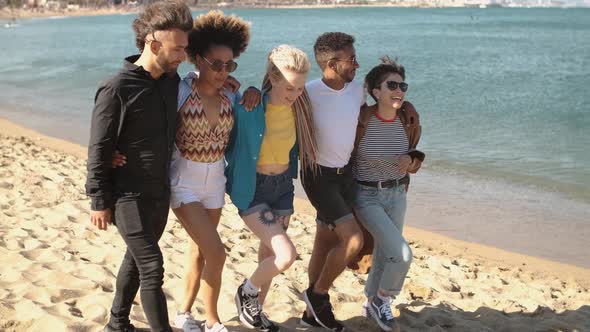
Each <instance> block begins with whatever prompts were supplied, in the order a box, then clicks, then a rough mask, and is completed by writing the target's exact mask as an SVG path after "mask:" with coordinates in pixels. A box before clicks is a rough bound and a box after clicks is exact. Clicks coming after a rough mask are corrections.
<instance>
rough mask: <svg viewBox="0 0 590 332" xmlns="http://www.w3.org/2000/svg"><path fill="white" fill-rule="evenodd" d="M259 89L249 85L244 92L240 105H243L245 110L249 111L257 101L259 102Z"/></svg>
mask: <svg viewBox="0 0 590 332" xmlns="http://www.w3.org/2000/svg"><path fill="white" fill-rule="evenodd" d="M260 96H261V95H260V91H259V90H258V89H256V88H255V87H253V86H251V87H249V88H248V89H246V91H245V92H244V95H243V96H242V100H240V105H244V108H246V111H248V112H250V111H251V110H252V109H253V108H254V107H255V106H256V105H258V103H260Z"/></svg>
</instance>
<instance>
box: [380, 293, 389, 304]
mask: <svg viewBox="0 0 590 332" xmlns="http://www.w3.org/2000/svg"><path fill="white" fill-rule="evenodd" d="M377 297H378V298H379V299H380V300H381V301H383V302H384V303H389V302H391V296H383V295H381V294H379V292H377Z"/></svg>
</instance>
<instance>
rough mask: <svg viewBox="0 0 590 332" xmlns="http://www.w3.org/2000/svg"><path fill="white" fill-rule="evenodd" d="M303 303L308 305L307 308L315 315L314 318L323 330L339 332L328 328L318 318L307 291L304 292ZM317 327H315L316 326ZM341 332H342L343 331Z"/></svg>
mask: <svg viewBox="0 0 590 332" xmlns="http://www.w3.org/2000/svg"><path fill="white" fill-rule="evenodd" d="M303 301H305V304H307V306H308V307H309V308H310V309H311V310H310V311H311V313H312V314H313V317H314V318H315V321H316V322H317V323H318V324H319V325H320V326H321V327H323V328H325V329H328V330H330V331H337V330H335V329H334V328H331V327H327V326H326V325H325V324H324V323H322V322H321V321H320V320H319V319H318V316H317V315H316V313H315V311H314V310H313V306H312V305H311V301H310V300H309V298H308V297H307V291H303ZM314 327H315V326H314ZM342 330H344V329H342ZM342 330H341V331H342Z"/></svg>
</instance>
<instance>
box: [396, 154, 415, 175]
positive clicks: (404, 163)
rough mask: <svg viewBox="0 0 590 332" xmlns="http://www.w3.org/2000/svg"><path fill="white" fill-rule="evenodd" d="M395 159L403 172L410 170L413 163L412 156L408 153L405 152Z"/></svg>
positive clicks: (398, 167)
mask: <svg viewBox="0 0 590 332" xmlns="http://www.w3.org/2000/svg"><path fill="white" fill-rule="evenodd" d="M394 160H395V162H396V163H397V169H398V170H399V171H400V172H401V173H407V172H408V166H410V164H411V163H412V157H410V156H409V155H407V154H403V155H401V156H397V157H396V158H395V159H394Z"/></svg>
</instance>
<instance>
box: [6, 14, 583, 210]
mask: <svg viewBox="0 0 590 332" xmlns="http://www.w3.org/2000/svg"><path fill="white" fill-rule="evenodd" d="M231 12H232V13H236V14H238V15H240V16H242V17H244V18H246V19H247V20H249V21H251V22H252V41H251V44H250V46H249V48H248V50H247V51H246V53H245V54H243V55H242V57H241V58H240V59H239V65H240V66H239V69H238V70H237V72H236V73H235V74H236V75H235V76H236V77H237V78H238V79H240V80H241V81H242V82H243V84H244V85H251V84H253V85H259V82H260V80H261V77H262V73H263V70H264V63H265V54H266V53H267V52H268V51H269V50H270V49H271V48H272V47H273V46H275V45H277V44H280V43H289V44H292V45H295V46H298V47H300V48H302V49H304V50H305V51H307V52H308V54H309V55H312V52H311V50H312V45H313V42H314V40H315V38H316V37H317V36H318V35H319V34H320V33H322V32H325V31H343V32H347V33H350V34H353V35H354V36H355V37H356V38H357V43H356V47H357V54H358V59H359V62H360V65H361V67H360V69H359V71H358V73H357V79H359V80H362V79H363V78H364V75H365V74H366V73H367V71H368V70H369V69H370V68H371V67H372V66H374V65H375V64H377V63H378V57H380V56H382V55H385V54H387V55H391V56H393V57H398V58H399V60H400V62H401V63H402V64H404V65H405V66H406V70H407V81H408V83H409V84H410V90H409V92H408V95H407V99H409V100H411V101H412V102H413V103H414V104H415V105H416V107H417V108H418V110H419V112H420V114H421V121H422V123H423V133H424V134H423V139H422V142H421V148H422V149H424V150H425V151H426V152H427V155H428V160H427V161H428V162H427V166H428V168H429V169H431V170H441V171H445V172H448V173H451V174H453V173H457V174H463V173H469V174H471V175H476V176H481V177H484V178H486V179H491V180H494V179H497V180H501V181H507V182H509V183H516V184H519V185H524V186H532V187H534V188H538V189H540V190H542V191H545V192H558V193H561V194H565V195H566V196H567V197H570V198H573V199H577V200H581V201H584V202H590V189H589V188H590V148H589V144H590V135H589V132H590V112H589V111H590V106H589V105H590V90H589V86H590V10H588V9H568V10H564V9H397V8H362V9H359V8H354V9H352V8H346V9H309V10H298V9H291V10H276V9H275V10H265V9H256V10H234V11H231ZM195 14H196V13H195ZM133 18H134V15H114V16H102V17H76V18H52V19H31V20H24V21H21V22H19V23H20V25H19V26H17V27H15V28H10V29H7V28H2V29H0V45H2V52H1V53H0V54H1V56H0V109H1V111H0V116H3V117H6V118H9V119H11V120H15V121H17V122H20V123H22V124H24V125H26V126H29V127H33V128H35V129H38V130H41V131H43V132H45V133H48V134H51V135H54V136H59V137H62V138H66V139H68V140H71V141H74V142H77V143H81V144H86V142H87V139H88V127H89V118H90V112H91V109H92V100H93V97H94V92H95V89H96V87H97V84H98V82H99V81H101V80H103V79H105V78H107V77H108V76H109V75H111V74H112V73H113V72H115V71H116V70H117V69H118V68H119V67H120V65H121V62H122V59H123V58H124V57H125V56H126V55H129V54H132V53H134V52H136V50H135V49H134V46H133V44H134V43H133V35H132V31H131V21H132V20H133ZM190 69H191V68H190V66H189V65H187V64H184V65H183V66H182V67H181V69H180V72H181V73H184V72H186V71H188V70H190ZM317 77H319V70H318V68H317V66H315V65H314V68H313V71H312V73H311V75H310V78H317Z"/></svg>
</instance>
